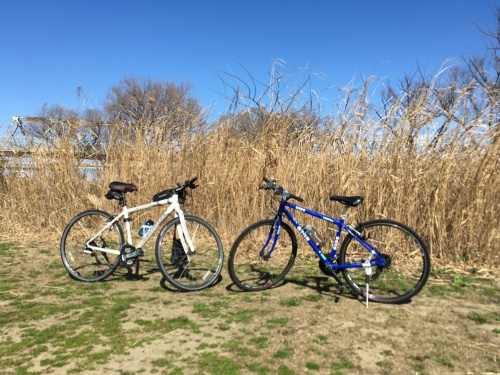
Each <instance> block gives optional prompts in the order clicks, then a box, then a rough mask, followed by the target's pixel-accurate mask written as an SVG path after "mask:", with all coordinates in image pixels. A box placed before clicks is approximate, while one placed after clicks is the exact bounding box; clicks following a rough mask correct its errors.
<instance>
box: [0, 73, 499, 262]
mask: <svg viewBox="0 0 500 375" xmlns="http://www.w3.org/2000/svg"><path fill="white" fill-rule="evenodd" d="M453 82H455V81H453V80H448V81H446V82H445V83H441V84H436V79H434V78H433V79H429V80H421V81H418V82H415V81H412V80H406V81H405V80H403V81H402V83H401V85H400V87H399V91H397V90H396V89H395V88H392V87H388V89H387V90H386V91H385V95H386V96H385V97H384V101H383V104H378V105H376V104H375V103H372V102H370V97H369V95H368V93H369V92H370V86H371V85H372V83H373V81H372V80H371V79H367V80H364V81H363V83H362V84H361V85H360V86H358V87H349V88H346V89H344V90H343V91H342V93H341V95H340V96H339V98H338V101H337V103H335V105H334V108H335V110H332V111H331V112H330V113H328V114H323V113H321V112H319V111H316V110H314V108H311V107H308V108H305V107H303V106H302V107H300V106H297V105H296V104H297V103H293V104H294V105H290V103H289V102H287V103H286V104H287V105H286V106H284V103H285V101H281V102H280V101H279V97H278V98H275V99H276V100H275V101H274V102H273V103H271V104H270V103H269V102H268V101H267V102H266V101H264V99H263V97H260V98H255V97H253V98H252V99H253V102H252V101H251V103H250V105H248V106H247V107H246V108H243V109H241V107H240V109H239V110H238V111H231V112H228V113H227V114H226V115H224V116H222V117H220V118H219V119H217V120H216V121H208V120H207V118H206V116H205V115H204V114H203V113H201V114H200V115H199V116H194V117H193V116H189V115H188V114H187V113H185V112H183V111H185V109H183V108H179V109H178V110H174V111H170V112H169V114H168V115H163V117H162V118H156V119H155V121H154V122H151V121H149V122H145V121H143V120H138V121H135V122H126V121H119V120H117V121H114V122H110V123H107V124H106V125H102V126H103V127H104V126H105V127H106V131H105V132H104V131H102V129H101V132H100V133H99V134H100V135H101V137H102V139H104V140H105V141H104V142H101V145H100V146H99V147H94V148H92V147H90V148H89V147H87V148H83V149H82V148H81V147H77V144H78V142H81V140H82V136H81V133H82V131H83V132H86V134H96V130H95V127H94V128H92V127H89V128H87V129H86V128H85V125H82V122H81V121H77V120H71V119H68V120H64V121H61V122H59V125H57V126H63V127H64V129H65V131H60V132H55V134H56V136H53V137H52V138H51V139H50V142H45V143H44V144H43V147H41V146H40V145H39V146H38V148H37V149H36V150H35V149H31V154H30V156H29V159H25V160H24V163H23V167H22V169H20V168H19V166H17V167H16V165H14V163H15V161H16V160H19V159H18V158H17V159H16V158H4V160H3V161H2V163H1V165H2V167H3V169H4V173H3V179H2V181H1V184H0V189H1V190H0V206H1V213H0V217H1V220H0V227H1V230H2V232H1V233H2V234H1V237H2V239H3V240H13V239H14V236H21V238H22V239H25V240H26V241H33V240H39V239H43V240H44V241H45V240H49V241H52V242H53V243H54V244H56V243H57V242H58V241H59V239H60V236H61V233H62V231H63V229H64V227H65V225H66V223H67V222H68V221H69V220H70V219H71V218H72V217H73V216H74V215H76V214H77V213H78V212H80V211H83V210H86V209H91V208H99V209H103V210H105V211H113V210H114V209H115V208H116V207H115V206H114V205H116V202H111V201H107V200H106V199H105V198H104V194H105V193H106V191H107V186H108V184H109V183H110V182H111V181H115V180H119V181H124V182H130V183H134V184H136V185H137V186H138V188H139V191H138V192H137V193H133V194H129V196H130V197H129V204H130V205H136V204H142V203H146V202H148V201H150V199H151V197H152V196H153V195H154V194H155V193H157V192H159V191H160V190H162V189H166V188H169V187H173V186H175V183H176V182H183V181H184V180H185V179H187V178H191V177H193V176H198V178H199V185H200V186H199V188H197V189H196V190H194V191H193V193H192V197H190V198H189V199H188V201H187V203H186V206H187V207H186V208H187V211H188V212H190V213H192V214H195V215H199V216H201V217H203V218H205V219H206V220H208V221H209V222H211V223H212V224H213V225H214V226H215V227H216V228H217V230H218V232H219V233H220V235H221V237H222V238H223V239H224V241H225V245H226V249H228V245H230V244H231V242H232V240H234V239H235V237H236V236H237V235H238V234H239V232H240V231H241V230H242V229H243V228H245V227H246V226H248V225H249V224H250V223H252V222H254V221H256V220H258V219H261V218H265V217H268V216H270V215H272V210H273V206H275V202H273V197H272V196H270V195H268V194H266V193H264V192H263V191H259V189H258V187H259V185H260V184H261V182H262V177H264V176H265V177H267V178H270V179H277V180H278V181H279V184H281V185H283V186H285V187H286V188H288V189H289V190H290V191H292V192H293V193H295V194H297V195H300V196H302V197H303V198H304V199H305V205H307V206H310V207H313V208H315V209H317V210H319V211H323V212H326V213H330V214H332V215H336V214H338V213H339V212H340V207H339V206H338V204H336V203H333V202H331V201H330V200H329V196H330V195H333V194H336V195H363V196H364V197H365V204H364V205H362V206H360V207H359V208H356V209H351V210H350V214H351V219H352V220H353V221H357V222H361V221H365V220H368V219H373V218H391V219H394V220H397V221H401V222H403V223H407V224H408V225H409V226H411V227H413V228H414V229H415V230H416V231H417V232H418V233H419V234H420V235H421V236H422V237H423V239H424V240H425V242H426V243H427V244H428V245H429V248H430V250H431V254H432V258H433V261H434V262H435V263H437V264H442V265H448V264H462V265H465V266H471V265H472V266H474V267H475V268H485V269H497V268H498V266H499V264H500V258H499V252H498V250H499V248H498V244H499V240H500V234H499V233H500V230H499V214H498V213H499V206H500V191H499V188H498V186H500V183H499V182H500V181H499V177H498V169H499V168H498V161H499V155H500V153H499V126H498V118H499V117H498V116H499V114H498V95H497V93H496V91H491V90H490V91H488V90H487V89H485V88H484V87H481V86H479V85H477V84H474V82H473V80H472V81H471V83H470V85H462V86H461V87H458V86H456V85H455V86H454V85H453ZM270 89H272V87H270ZM297 93H298V91H296V92H295V94H297ZM495 95H496V96H495ZM295 99H298V96H295ZM292 102H293V100H292ZM276 103H278V106H277V105H276ZM173 122H175V123H176V124H180V126H179V125H178V126H177V127H176V128H175V131H173V130H172V128H171V127H169V126H168V124H171V123H173ZM78 134H80V135H78ZM83 138H84V137H83ZM89 160H90V161H92V163H91V164H90V166H89V164H88V163H89ZM89 173H90V174H89ZM143 219H144V217H140V216H138V217H136V218H135V220H136V222H137V223H138V225H140V223H142V221H143ZM299 219H300V216H299ZM304 224H306V222H304ZM318 229H319V232H320V233H321V234H323V237H325V238H326V237H332V232H330V231H329V228H326V227H322V226H321V225H320V224H318Z"/></svg>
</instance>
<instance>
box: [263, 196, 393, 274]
mask: <svg viewBox="0 0 500 375" xmlns="http://www.w3.org/2000/svg"><path fill="white" fill-rule="evenodd" d="M287 207H288V208H291V209H294V210H298V211H300V212H302V213H304V214H307V215H310V216H313V217H315V218H318V219H320V220H325V221H328V222H329V223H332V224H334V225H336V226H337V228H338V230H337V233H336V235H335V241H334V242H333V245H332V249H331V252H330V255H329V256H326V255H325V254H324V253H323V251H321V249H320V248H319V247H318V246H316V244H315V243H314V242H313V241H312V240H311V239H310V238H309V236H308V235H307V234H306V232H305V230H304V227H302V226H301V225H300V223H299V222H298V221H297V219H295V217H294V216H293V215H292V213H291V212H290V211H289V210H287ZM283 214H285V216H286V217H287V218H288V220H290V221H291V222H292V224H293V225H294V227H295V228H296V229H297V231H298V232H299V233H300V234H301V235H302V236H303V237H304V239H305V240H306V241H307V243H308V244H309V246H310V247H311V248H312V249H313V251H314V252H315V253H316V254H317V255H318V256H319V258H320V259H321V261H323V262H324V263H325V264H326V266H327V267H330V268H332V269H346V268H361V267H364V266H363V260H359V261H356V262H352V263H346V264H342V265H340V264H337V262H336V261H335V257H336V255H337V248H338V246H339V243H340V235H341V234H342V231H346V232H347V233H348V234H350V235H351V236H352V237H353V238H354V239H355V240H356V241H357V242H358V243H360V244H361V246H363V247H364V248H365V249H366V251H368V252H369V253H370V254H372V255H373V257H372V259H371V260H370V265H371V266H385V265H386V262H385V261H384V259H383V258H382V257H381V255H380V252H379V251H378V250H377V248H375V247H374V246H372V245H371V244H370V243H368V242H366V241H365V240H364V239H363V238H361V235H360V233H359V232H358V231H357V230H355V229H354V228H352V227H351V226H350V225H349V224H345V221H344V218H343V217H342V218H341V219H335V218H333V217H331V216H328V215H325V214H322V213H320V212H317V211H314V210H311V209H309V208H306V207H302V206H299V205H298V204H295V203H290V202H288V201H287V200H281V202H280V206H279V208H278V212H277V213H276V216H275V220H276V224H275V226H274V227H273V228H271V231H270V232H269V236H268V238H267V240H266V243H265V244H264V246H263V247H262V250H261V251H260V256H261V257H263V258H264V259H265V260H268V259H269V258H270V257H271V255H272V253H273V251H274V247H275V245H276V243H277V242H278V239H279V235H280V232H281V226H282V224H283ZM273 233H274V236H273ZM271 238H272V239H273V243H272V246H271V249H269V252H267V254H266V253H265V249H266V247H267V246H268V245H269V242H270V241H271Z"/></svg>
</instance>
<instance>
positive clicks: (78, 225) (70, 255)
mask: <svg viewBox="0 0 500 375" xmlns="http://www.w3.org/2000/svg"><path fill="white" fill-rule="evenodd" d="M112 219H113V216H111V215H110V214H108V213H107V212H104V211H98V210H90V211H85V212H82V213H80V214H78V215H77V216H75V217H74V218H73V219H72V220H71V221H70V222H69V224H68V225H67V226H66V229H65V230H64V232H63V235H62V238H61V245H60V252H61V259H62V263H63V265H64V267H65V268H66V270H67V271H68V273H69V275H70V276H71V277H73V278H74V279H76V280H79V281H86V282H94V281H101V280H104V279H105V278H106V277H108V276H109V275H111V274H112V273H113V272H114V271H115V270H116V268H117V267H118V266H119V264H120V256H119V255H115V254H110V253H106V252H103V251H96V250H91V249H89V248H88V247H87V246H86V245H85V244H86V243H87V241H88V240H90V239H91V238H92V237H93V236H95V235H96V234H97V233H98V232H99V231H100V230H101V229H102V228H104V226H105V225H106V223H108V222H109V221H111V220H112ZM124 242H125V240H124V237H123V231H122V229H121V227H120V225H119V224H118V223H115V224H113V225H112V226H111V227H110V228H109V229H108V230H107V231H106V232H104V233H102V234H101V235H100V236H99V237H98V238H96V239H95V240H94V241H93V245H94V246H97V247H103V248H108V249H113V250H118V251H119V250H120V248H121V247H122V245H123V244H124Z"/></svg>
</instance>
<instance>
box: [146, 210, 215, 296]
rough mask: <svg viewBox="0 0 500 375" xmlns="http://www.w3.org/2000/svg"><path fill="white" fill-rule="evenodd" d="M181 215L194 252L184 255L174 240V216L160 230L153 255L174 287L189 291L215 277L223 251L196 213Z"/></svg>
mask: <svg viewBox="0 0 500 375" xmlns="http://www.w3.org/2000/svg"><path fill="white" fill-rule="evenodd" d="M185 219H186V225H187V228H188V232H189V235H190V237H191V240H192V242H193V245H194V247H195V251H196V252H195V253H194V254H191V255H189V256H187V255H186V253H185V252H184V250H183V249H182V245H181V244H180V242H176V240H175V237H174V234H175V235H177V229H176V227H177V225H179V224H180V219H179V218H175V219H173V220H171V221H169V222H168V223H167V224H165V226H164V227H163V229H162V230H161V231H160V234H159V235H158V238H157V240H156V247H155V255H156V263H157V264H158V268H159V269H160V272H161V273H162V275H163V277H164V278H165V279H166V280H167V281H168V282H169V283H170V284H172V285H173V286H175V287H176V288H178V289H180V290H182V291H185V292H192V291H197V290H202V289H204V288H207V287H209V286H210V285H212V284H213V283H214V282H216V281H217V280H218V278H219V275H220V272H221V270H222V265H223V263H224V251H223V248H222V242H221V240H220V238H219V235H218V234H217V232H216V231H215V229H214V228H213V227H212V226H211V225H210V224H208V223H207V222H206V221H205V220H203V219H200V218H198V217H196V216H189V215H186V216H185ZM177 241H178V240H177ZM179 246H180V247H179Z"/></svg>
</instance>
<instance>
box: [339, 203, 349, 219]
mask: <svg viewBox="0 0 500 375" xmlns="http://www.w3.org/2000/svg"><path fill="white" fill-rule="evenodd" d="M348 209H349V206H344V208H343V209H342V214H341V215H340V217H341V218H342V220H345V219H346V218H347V210H348Z"/></svg>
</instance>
